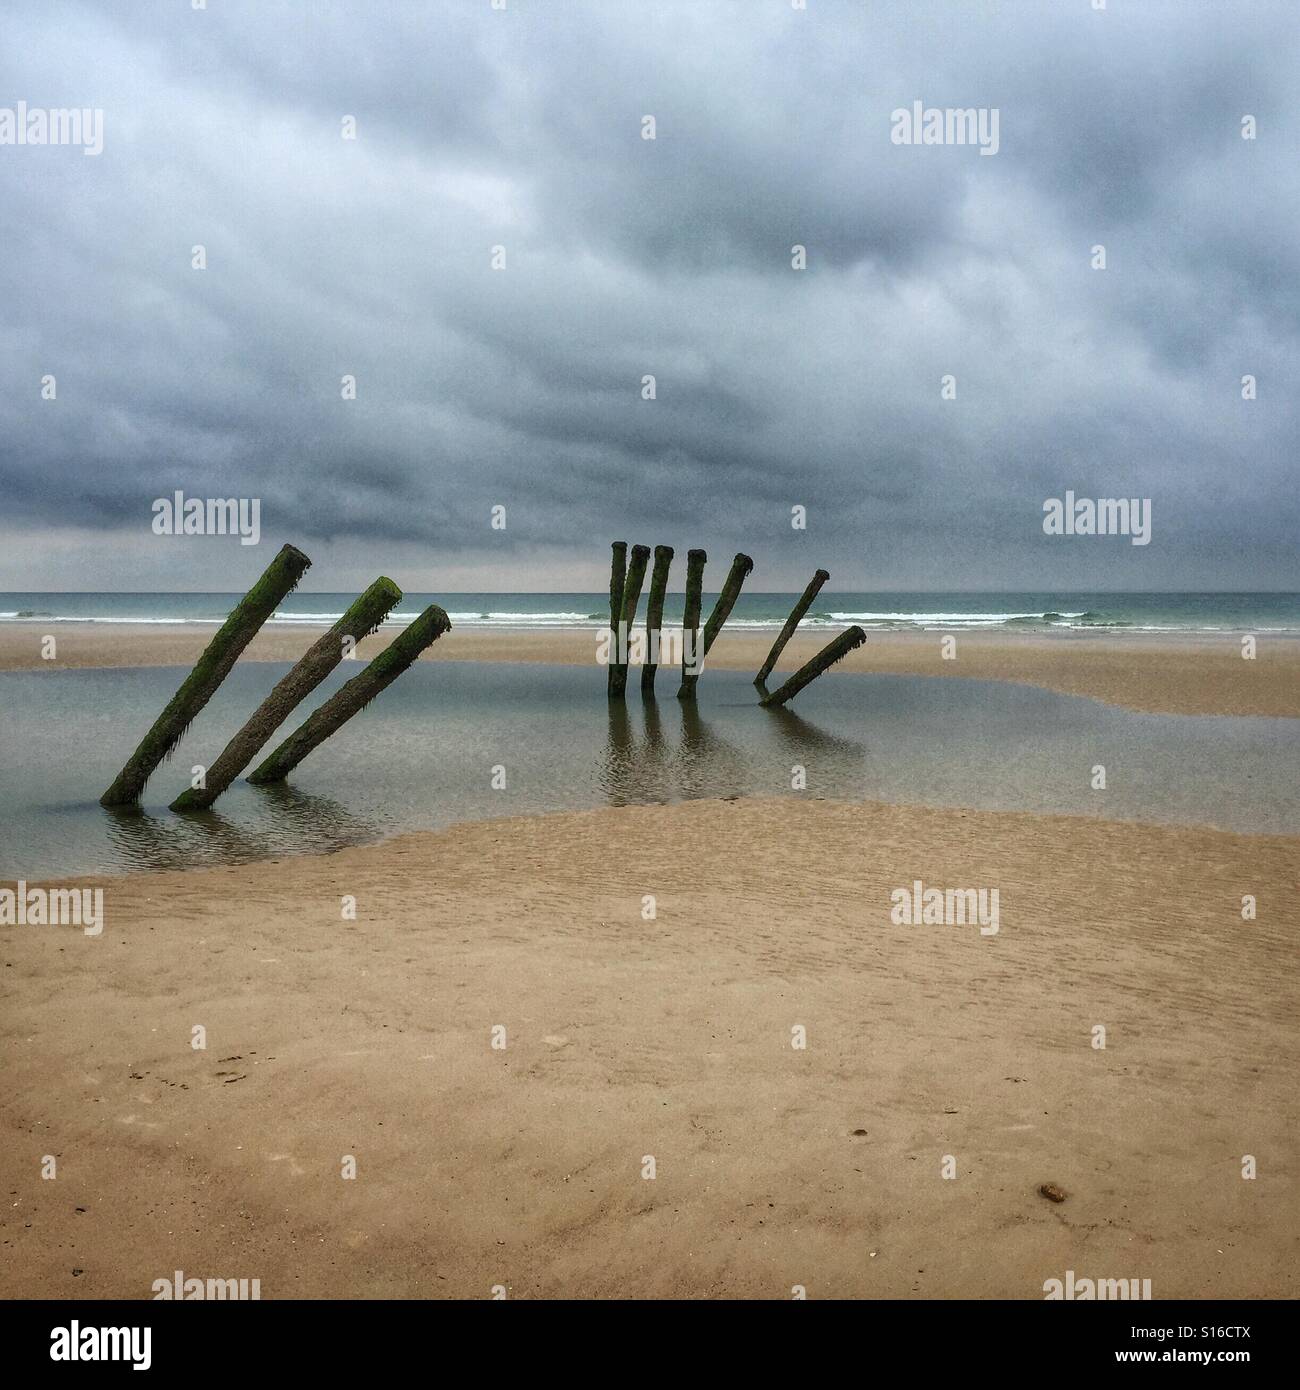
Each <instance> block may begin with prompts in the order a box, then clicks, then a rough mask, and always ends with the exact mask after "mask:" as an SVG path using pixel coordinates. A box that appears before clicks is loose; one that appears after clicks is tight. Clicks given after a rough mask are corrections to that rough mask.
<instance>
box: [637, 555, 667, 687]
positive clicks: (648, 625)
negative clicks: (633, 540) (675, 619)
mask: <svg viewBox="0 0 1300 1390" xmlns="http://www.w3.org/2000/svg"><path fill="white" fill-rule="evenodd" d="M672 563H673V548H672V546H671V545H657V546H655V567H654V573H653V574H651V576H650V596H649V598H647V599H646V606H645V637H646V659H645V662H644V664H643V665H642V667H641V691H642V693H643V694H645V693H653V692H654V688H655V672H656V671H657V670H658V669H659V646H660V643H661V641H662V640H663V625H664V595H665V594H666V593H667V592H668V571H669V570H670V569H671V568H672Z"/></svg>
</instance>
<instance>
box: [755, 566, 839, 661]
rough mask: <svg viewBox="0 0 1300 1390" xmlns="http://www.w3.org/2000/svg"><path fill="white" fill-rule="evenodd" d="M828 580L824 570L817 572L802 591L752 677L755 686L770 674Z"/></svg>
mask: <svg viewBox="0 0 1300 1390" xmlns="http://www.w3.org/2000/svg"><path fill="white" fill-rule="evenodd" d="M829 578H830V575H829V574H827V572H826V571H825V570H818V571H817V573H816V574H814V575H813V577H812V579H811V580H810V581H809V584H808V587H807V588H806V589H805V590H804V591H803V596H802V597H801V598H800V600H799V602H798V603H796V604H795V606H794V607H793V608H792V609H791V610H790V616H789V617H788V618H787V619H786V620H785V626H784V627H783V628H782V629H781V635H780V636H779V637H778V638H777V639H776V641H775V642H773V643H772V650H771V651H770V652H768V654H767V660H766V661H765V662H764V663H763V666H762V669H761V670H760V671H759V673H758V675H756V676H755V677H754V684H755V685H762V684H763V683H764V682H765V681H766V680H767V678H768V676H770V675H771V674H772V668H773V667H774V666H775V665H776V663H777V661H778V660H779V659H780V656H781V653H782V652H783V651H784V650H785V644H786V643H787V642H788V641H789V640H790V639H791V638H792V637H793V636H794V634H795V629H796V628H797V627H798V626H799V623H800V621H801V620H802V619H803V615H804V614H805V613H806V612H807V611H808V610H809V609H810V608H811V607H812V601H813V599H815V598H816V597H817V595H818V593H820V592H821V587H822V585H823V584H825V583H826V581H827V580H828V579H829Z"/></svg>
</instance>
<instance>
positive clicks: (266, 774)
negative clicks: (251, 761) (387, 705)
mask: <svg viewBox="0 0 1300 1390" xmlns="http://www.w3.org/2000/svg"><path fill="white" fill-rule="evenodd" d="M450 627H451V619H450V618H449V617H448V616H447V615H446V613H444V612H443V611H442V609H441V608H439V607H438V605H437V604H436V603H431V604H430V605H429V607H428V608H426V609H425V610H424V612H423V613H421V614H420V616H419V617H418V618H416V620H415V621H414V622H413V623H412V624H411V625H410V627H407V628H403V629H402V631H401V632H400V633H398V635H397V636H396V637H394V638H393V640H392V641H391V642H390V643H389V644H388V646H387V647H386V648H385V649H384V650H383V651H382V652H380V653H379V655H378V656H377V657H375V659H374V660H373V661H372V662H371V663H370V665H369V666H367V667H366V669H365V670H364V671H362V672H361V673H360V674H359V675H356V676H353V677H352V679H351V680H350V681H348V683H347V684H346V685H343V686H340V687H339V688H338V689H337V690H336V691H335V692H334V694H333V695H331V696H330V697H329V699H328V700H326V701H325V703H324V704H323V705H322V706H321V707H320V708H319V709H318V710H316V711H315V712H314V713H312V714H311V715H309V716H308V717H307V719H306V720H305V722H304V723H302V724H300V725H299V726H298V728H297V729H295V730H294V732H293V733H291V734H290V735H289V737H288V738H287V739H285V741H284V742H283V743H282V744H281V745H280V746H279V747H278V748H277V749H276V750H275V751H274V752H273V753H272V754H271V756H270V757H269V758H266V759H265V760H264V761H263V762H262V763H261V764H259V766H257V767H255V768H254V769H253V771H252V772H250V773H249V774H248V780H249V781H250V782H255V783H257V784H259V785H261V784H264V783H266V782H282V781H284V779H285V778H286V777H287V776H288V775H289V773H291V772H292V771H293V770H294V768H295V767H297V766H298V764H299V763H300V762H302V760H303V759H304V758H305V757H306V756H307V754H308V753H310V752H311V751H312V749H313V748H317V747H319V745H320V744H322V743H324V742H325V740H326V739H327V738H329V736H330V735H331V734H332V733H334V732H335V731H336V730H338V729H340V728H342V727H343V725H344V724H346V723H347V721H348V720H349V719H351V718H352V716H353V715H354V714H356V713H357V712H358V711H359V710H362V709H364V708H365V707H366V706H367V705H368V704H369V703H370V702H371V700H373V699H374V698H375V696H376V695H378V694H379V692H380V691H381V690H385V689H387V687H388V686H390V685H392V683H393V682H394V681H395V680H396V679H397V678H398V676H400V675H401V674H402V672H403V671H405V670H406V668H407V667H408V666H409V665H410V664H411V663H412V662H413V661H415V659H416V658H417V657H418V656H419V655H420V653H421V652H422V651H423V650H424V649H425V648H426V647H428V646H430V645H432V644H433V643H434V642H436V641H437V640H438V638H439V637H441V636H442V634H443V633H444V632H446V631H447V630H448V629H449V628H450Z"/></svg>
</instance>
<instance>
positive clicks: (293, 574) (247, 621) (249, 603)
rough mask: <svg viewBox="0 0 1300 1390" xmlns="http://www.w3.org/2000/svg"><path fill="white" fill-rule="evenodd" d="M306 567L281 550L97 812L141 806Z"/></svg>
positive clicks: (289, 549) (294, 551) (296, 554)
mask: <svg viewBox="0 0 1300 1390" xmlns="http://www.w3.org/2000/svg"><path fill="white" fill-rule="evenodd" d="M310 565H311V561H310V560H309V559H308V558H307V557H306V556H305V555H304V554H303V553H302V551H301V550H299V549H298V548H297V547H296V546H292V545H286V546H284V547H282V548H281V550H280V553H279V554H278V555H277V556H276V557H275V559H274V560H272V561H271V563H270V564H269V565H268V566H267V567H266V572H265V573H264V574H263V575H262V577H261V578H260V579H259V580H258V581H257V583H256V584H254V585H253V587H252V588H251V589H250V590H249V591H248V592H247V593H246V594H245V595H244V597H243V598H242V599H240V601H239V602H238V604H236V605H235V608H234V611H233V612H232V613H231V614H230V616H229V617H228V618H227V619H226V621H225V622H224V623H223V624H222V625H221V627H220V628H218V629H217V633H216V636H215V637H213V639H212V641H211V642H209V643H208V645H207V647H206V648H205V649H204V652H203V655H202V656H201V657H199V659H198V661H197V663H196V664H195V666H194V669H193V670H192V671H191V672H190V674H189V675H188V676H187V677H186V678H185V681H184V683H183V684H182V685H181V688H180V689H179V690H178V691H177V692H176V694H175V695H173V696H172V698H171V700H170V701H169V702H168V704H167V707H166V708H165V709H164V710H163V712H162V713H161V714H160V715H159V716H158V718H157V719H156V720H155V721H154V725H153V727H152V728H151V729H150V730H149V732H148V733H147V734H146V735H145V736H144V738H143V739H142V740H141V741H140V746H139V747H138V748H137V749H136V750H135V752H134V753H132V754H131V756H130V758H128V759H127V762H126V766H125V767H123V769H122V770H121V772H119V773H118V774H117V777H116V778H115V779H114V781H113V785H112V786H111V787H109V789H108V790H107V791H106V792H105V793H104V794H103V796H101V797H100V798H99V803H100V805H101V806H132V805H134V804H135V803H136V802H137V801H139V800H140V794H141V792H143V791H144V786H145V783H146V782H147V781H148V780H149V778H150V777H151V776H152V775H153V772H154V770H155V769H156V768H157V766H158V764H159V763H160V762H162V760H163V759H164V758H165V757H167V756H168V755H169V754H170V753H171V751H172V749H173V748H175V747H176V745H177V744H178V743H179V742H180V740H181V738H182V736H183V735H184V733H185V730H186V729H188V728H189V726H190V724H191V723H192V722H193V720H194V718H195V716H196V715H197V714H198V713H199V711H200V710H202V708H203V706H204V705H206V704H207V703H208V701H209V700H210V699H211V698H212V696H213V694H214V693H215V692H216V689H217V687H218V686H219V685H220V684H221V682H222V681H223V680H225V678H226V676H227V675H228V674H229V672H230V668H231V667H232V666H233V665H234V664H235V662H236V661H237V660H238V659H239V654H240V653H241V652H242V651H243V650H244V648H245V647H246V646H248V644H249V643H250V642H251V641H252V640H253V638H254V636H255V635H256V634H257V631H258V629H259V628H260V627H261V626H262V624H263V623H264V622H265V621H266V620H267V618H269V617H270V616H271V614H272V613H274V612H275V610H276V608H277V607H278V606H279V604H280V603H281V601H282V600H283V599H284V597H285V596H286V595H287V594H289V593H291V592H292V591H293V589H294V587H295V586H296V585H297V583H298V581H299V580H300V579H301V578H302V576H303V574H304V573H306V571H307V569H308V567H309V566H310Z"/></svg>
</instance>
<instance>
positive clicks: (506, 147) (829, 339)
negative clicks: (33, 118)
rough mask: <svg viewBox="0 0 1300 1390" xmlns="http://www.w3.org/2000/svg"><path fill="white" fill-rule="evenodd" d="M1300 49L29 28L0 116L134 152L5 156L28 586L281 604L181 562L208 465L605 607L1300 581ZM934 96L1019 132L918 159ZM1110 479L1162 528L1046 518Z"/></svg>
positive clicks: (1199, 40) (704, 33) (1285, 33)
mask: <svg viewBox="0 0 1300 1390" xmlns="http://www.w3.org/2000/svg"><path fill="white" fill-rule="evenodd" d="M1298 29H1300V24H1298V22H1297V17H1296V12H1295V7H1294V6H1293V5H1290V4H1288V3H1285V0H1278V3H1275V4H1274V3H1258V4H1250V3H1247V4H1242V5H1236V6H1230V7H1229V6H1219V5H1208V4H1206V5H1202V4H1197V3H1191V4H1187V3H1169V4H1162V3H1159V2H1158V0H1147V2H1146V3H1144V4H1142V5H1141V6H1137V5H1132V4H1121V3H1119V0H1112V3H1111V4H1110V5H1109V7H1108V9H1107V10H1106V11H1103V12H1097V11H1093V10H1092V9H1091V6H1090V4H1089V3H1088V0H1072V2H1071V3H1052V4H1048V3H1046V0H1044V2H1043V3H1041V4H1039V3H1031V0H1024V3H1016V4H1012V3H1009V0H1008V2H1007V3H1002V4H997V3H988V4H980V3H969V4H961V5H958V4H955V3H954V4H939V3H923V2H922V3H913V2H912V0H909V2H908V3H904V2H903V0H899V3H897V4H887V3H878V4H874V5H870V6H866V5H861V4H857V3H849V2H848V0H844V3H837V2H836V0H809V7H808V9H807V10H806V11H797V10H795V9H794V8H793V7H792V6H790V5H788V4H785V3H783V2H782V0H769V2H768V3H765V4H758V3H746V4H739V3H731V2H730V0H689V3H688V2H685V0H684V2H683V3H667V0H646V3H638V4H633V3H627V4H621V3H620V4H612V3H594V2H593V3H561V2H559V0H557V2H556V3H550V4H542V3H540V0H508V6H507V9H506V10H505V11H504V12H500V11H494V10H492V9H491V7H490V5H489V3H488V0H464V3H447V4H424V3H419V4H417V3H410V4H385V3H373V4H365V5H363V4H360V3H333V4H330V3H322V4H313V5H311V6H303V5H297V4H295V5H289V4H252V3H238V2H237V0H209V5H208V8H207V9H206V10H205V11H197V12H196V11H192V10H190V9H189V8H188V7H187V6H182V5H180V4H171V3H167V4H163V3H159V4H147V3H146V4H137V5H131V6H112V7H110V6H99V5H89V4H86V5H77V4H72V3H52V4H41V5H37V4H34V3H33V4H30V5H21V4H19V5H14V6H8V7H6V9H5V11H4V14H3V17H0V107H2V106H6V105H8V106H13V105H14V104H15V103H16V102H17V101H18V100H26V101H28V102H29V103H30V104H32V105H43V106H63V105H73V104H75V105H87V106H102V107H103V108H104V110H105V113H106V114H105V121H106V126H105V149H104V153H103V154H102V155H101V156H99V157H97V158H88V157H85V156H83V155H82V154H81V153H80V152H79V151H76V150H70V149H31V148H28V149H16V148H12V147H0V237H2V238H3V246H4V248H5V254H4V256H3V257H0V296H2V299H3V304H4V318H3V323H2V325H0V381H2V382H3V386H4V389H3V391H2V392H0V496H2V497H3V513H2V514H0V547H3V552H4V554H5V557H6V558H5V559H4V560H3V561H2V562H0V587H9V588H19V587H32V586H37V587H39V586H41V585H49V586H52V587H74V588H75V587H86V588H101V587H116V586H121V587H130V586H131V585H132V584H133V583H135V584H139V585H141V586H142V587H144V586H153V585H158V586H161V587H171V586H172V585H174V584H176V583H178V582H183V583H185V584H186V585H187V586H192V587H197V588H202V587H207V586H212V587H222V588H225V587H235V586H236V584H237V583H238V582H239V581H240V580H242V579H243V578H245V577H246V571H247V570H248V569H249V568H250V566H251V565H252V561H251V560H250V557H249V556H248V554H247V553H240V554H235V553H233V552H222V551H220V550H219V549H213V548H210V547H209V548H205V549H204V550H203V552H202V554H201V555H198V554H197V553H196V555H195V557H194V559H193V563H194V565H195V566H196V567H197V568H196V569H195V571H194V572H193V573H192V574H191V573H190V572H189V571H187V572H186V574H185V575H184V576H183V577H182V576H179V575H178V573H177V570H176V565H177V560H178V557H177V552H176V551H175V550H174V549H159V548H157V547H156V546H153V545H151V541H152V540H153V538H152V537H151V535H150V533H149V530H148V522H149V518H150V512H149V504H150V501H151V500H152V499H153V498H154V497H157V496H163V495H167V494H169V493H170V492H171V491H172V490H174V489H175V488H183V489H184V490H185V491H187V492H189V493H192V494H196V495H222V496H232V495H243V496H256V497H260V498H262V499H263V530H264V534H265V535H266V537H267V539H268V540H273V541H275V542H277V543H278V542H279V541H280V540H285V539H292V540H295V541H297V542H299V543H301V544H303V545H304V546H305V547H306V548H308V549H309V550H310V551H312V553H313V554H316V555H317V558H318V564H317V570H316V571H314V572H313V578H314V580H315V583H316V586H317V587H322V588H335V587H340V588H341V587H347V586H349V585H353V584H356V583H359V582H364V581H365V580H366V579H368V578H369V577H370V571H371V570H373V569H374V568H375V566H376V565H377V564H378V563H379V562H380V561H381V560H382V561H383V563H384V564H386V565H390V567H392V568H393V569H394V572H395V573H396V572H397V570H398V569H399V561H402V562H405V563H408V564H410V565H411V566H416V567H418V568H419V573H420V577H421V579H422V581H423V582H425V583H427V584H428V586H429V587H436V586H437V584H438V583H439V581H440V579H441V578H442V577H443V576H444V575H447V576H454V577H455V578H456V579H457V580H459V581H460V582H461V584H462V587H473V586H474V585H475V584H481V585H483V586H484V587H487V586H495V587H502V588H512V587H519V586H527V587H542V588H545V587H551V586H555V587H566V586H567V587H579V586H584V585H586V584H589V583H590V584H593V585H595V586H596V587H599V584H600V578H599V575H600V570H601V566H602V565H603V563H604V556H605V554H606V553H607V552H606V545H607V542H608V540H609V539H610V538H612V537H613V536H616V535H618V536H626V537H627V538H628V539H644V540H646V541H651V542H653V541H658V540H665V541H671V542H673V543H675V544H677V545H678V546H680V547H685V546H687V545H691V544H704V545H707V546H709V547H710V548H711V549H712V550H714V551H715V552H716V553H717V554H718V556H719V557H722V556H725V554H726V553H728V552H729V551H731V550H733V549H737V548H742V547H743V548H747V549H750V550H752V551H753V552H754V553H755V555H756V558H758V560H759V573H758V574H756V583H757V585H758V587H767V588H777V587H782V586H786V585H793V584H802V582H803V579H804V578H805V577H806V571H808V570H809V569H810V568H811V567H814V566H815V565H817V564H825V565H826V566H827V567H828V568H830V569H831V570H832V572H833V574H834V582H835V583H836V585H837V586H838V587H845V588H847V587H857V586H859V585H881V586H895V587H908V586H915V587H927V586H928V587H937V588H946V587H954V588H955V587H963V586H971V587H982V586H991V585H998V584H1002V585H1013V586H1014V585H1026V586H1034V587H1052V586H1057V587H1069V586H1077V587H1086V586H1089V585H1093V584H1110V585H1128V586H1131V587H1153V588H1159V587H1179V586H1184V587H1214V586H1216V585H1225V586H1232V587H1250V586H1259V587H1287V586H1294V584H1295V567H1294V553H1295V548H1294V539H1293V538H1294V535H1295V530H1296V525H1297V521H1298V520H1300V516H1298V514H1297V504H1296V502H1295V500H1294V498H1295V489H1294V486H1293V484H1292V482H1291V477H1292V475H1293V470H1294V464H1293V461H1292V457H1291V454H1292V450H1293V441H1294V438H1295V434H1296V424H1297V420H1296V408H1295V405H1294V393H1293V392H1292V390H1291V382H1292V381H1293V380H1294V363H1295V360H1296V348H1297V342H1298V340H1300V288H1298V286H1300V278H1298V276H1297V272H1298V271H1300V264H1298V261H1300V255H1298V253H1297V249H1296V248H1297V240H1296V236H1295V233H1294V227H1295V217H1296V212H1297V207H1296V189H1297V173H1296V167H1295V162H1294V150H1295V149H1296V147H1297V138H1296V137H1297V134H1300V131H1298V130H1297V120H1296V99H1295V95H1294V80H1293V75H1294V72H1295V70H1296V60H1297V57H1298V56H1300V55H1298V54H1297V31H1298ZM914 101H923V102H924V103H926V104H927V105H929V106H976V107H996V108H998V110H999V113H1000V149H999V152H998V153H997V155H996V156H994V157H985V156H981V155H979V154H978V152H977V151H976V150H974V149H972V148H969V147H966V148H946V147H935V146H930V147H910V148H909V147H900V146H895V145H893V144H892V143H891V142H890V139H889V133H890V113H891V112H892V111H893V110H894V109H895V108H896V107H910V106H911V104H912V103H913V102H914ZM1247 113H1250V114H1253V115H1254V116H1255V117H1257V119H1258V121H1259V139H1258V140H1256V141H1254V142H1248V141H1243V140H1242V139H1241V138H1240V122H1241V118H1242V116H1243V115H1245V114H1247ZM345 115H352V116H355V118H356V120H357V125H358V138H357V140H356V141H355V142H349V141H345V140H343V139H341V138H340V122H341V121H342V118H343V117H344V116H345ZM645 115H653V116H654V117H655V120H656V124H657V132H656V133H657V138H656V139H655V140H654V141H646V140H643V139H642V138H641V120H642V117H643V116H645ZM198 243H201V244H203V245H204V246H205V247H206V248H207V254H208V258H209V268H208V269H207V270H206V271H204V272H201V273H200V272H196V271H194V270H192V269H191V268H190V248H191V246H192V245H194V244H198ZM1099 243H1100V244H1104V245H1105V246H1106V251H1107V259H1108V268H1107V269H1106V271H1105V272H1098V271H1094V270H1092V269H1091V268H1090V267H1089V255H1090V252H1091V248H1092V246H1093V245H1094V244H1099ZM796 244H799V245H803V246H806V247H807V253H808V269H807V270H806V271H803V272H796V271H794V270H792V269H791V265H790V257H791V247H792V246H794V245H796ZM497 245H501V246H504V247H505V248H506V256H507V268H506V269H505V270H504V271H494V270H492V269H491V267H490V264H489V255H490V250H491V248H492V247H494V246H497ZM47 373H52V374H54V375H55V376H56V377H57V379H58V399H57V401H54V402H49V401H42V400H41V399H40V392H39V385H40V380H41V378H42V376H44V375H45V374H47ZM345 373H349V374H353V375H355V377H356V379H357V383H358V398H357V400H356V401H343V400H342V399H341V398H340V378H341V377H342V376H343V375H344V374H345ZM949 373H951V374H952V375H954V376H955V377H956V378H957V382H958V396H957V400H956V401H951V402H945V401H941V400H940V396H939V383H940V379H941V377H943V376H944V375H945V374H949ZM1247 373H1250V374H1253V375H1255V376H1257V378H1258V380H1259V391H1260V399H1259V400H1257V401H1254V402H1245V401H1243V400H1242V399H1241V394H1240V378H1241V377H1242V376H1243V375H1245V374H1247ZM647 374H651V375H653V376H654V377H655V378H656V387H657V399H656V400H654V401H653V402H649V401H644V400H642V399H641V383H642V378H643V377H644V376H646V375H647ZM1066 488H1073V489H1074V490H1075V491H1076V492H1078V493H1080V494H1082V495H1120V494H1122V495H1129V496H1134V495H1141V496H1150V497H1152V499H1153V503H1154V518H1155V539H1154V541H1153V543H1152V544H1151V545H1150V546H1148V547H1144V548H1138V547H1130V546H1128V545H1127V544H1123V545H1115V544H1108V543H1103V542H1100V541H1099V542H1095V543H1083V544H1082V545H1080V544H1072V545H1065V544H1063V543H1061V542H1060V541H1055V540H1052V539H1049V538H1047V537H1044V536H1043V535H1042V532H1041V526H1040V521H1041V505H1042V502H1043V499H1044V498H1046V497H1050V496H1059V495H1061V494H1062V493H1063V492H1064V490H1065V489H1066ZM494 503H502V504H504V505H506V507H507V508H508V516H509V525H508V528H507V530H506V532H504V533H493V532H490V531H489V529H488V515H489V508H490V507H491V506H492V505H493V504H494ZM796 503H798V504H802V505H804V506H806V507H807V508H808V512H809V526H810V529H809V532H808V533H806V534H803V533H797V532H793V531H791V529H790V526H789V516H790V507H791V506H792V505H794V504H796ZM61 536H65V537H67V538H68V539H67V540H66V542H64V543H60V540H59V538H60V537H61ZM52 554H53V555H57V561H56V560H53V559H51V555H52ZM371 557H373V558H371ZM184 558H185V560H186V563H187V564H188V563H190V557H189V556H188V555H187V556H185V557H184ZM506 562H509V564H508V567H507V568H503V567H502V566H503V564H505V563H506ZM235 565H239V566H243V569H241V570H239V571H238V572H237V573H236V571H235V570H234V569H233V568H232V566H235ZM205 567H206V568H205ZM317 575H319V578H317V577H316V576H317ZM398 577H399V578H402V577H403V576H401V575H399V576H398ZM406 582H408V583H411V586H412V587H414V583H413V582H412V581H411V580H410V579H407V581H406Z"/></svg>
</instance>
